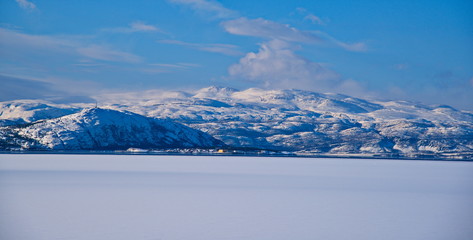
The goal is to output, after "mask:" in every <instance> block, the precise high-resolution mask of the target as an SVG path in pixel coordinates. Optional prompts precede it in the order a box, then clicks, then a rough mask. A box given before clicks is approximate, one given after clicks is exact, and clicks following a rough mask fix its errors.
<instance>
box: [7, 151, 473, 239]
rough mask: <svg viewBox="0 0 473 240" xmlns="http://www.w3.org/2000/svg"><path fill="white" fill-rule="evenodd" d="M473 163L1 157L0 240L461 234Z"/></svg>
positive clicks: (472, 190)
mask: <svg viewBox="0 0 473 240" xmlns="http://www.w3.org/2000/svg"><path fill="white" fill-rule="evenodd" d="M471 199H473V163H471V162H432V161H396V160H359V159H358V160H355V159H308V158H307V159H306V158H257V157H189V156H131V155H59V154H57V155H33V154H18V155H7V154H2V155H0V239H24V240H28V239H34V240H41V239H45V240H50V239H70V240H76V239H77V240H78V239H84V240H85V239H87V240H93V239H97V240H98V239H100V240H103V239H114V240H118V239H127V240H128V239H143V240H158V239H161V240H173V239H192V240H198V239H202V240H211V239H218V240H220V239H228V240H231V239H235V240H237V239H238V240H239V239H257V240H264V239H268V240H277V239H281V240H286V239H298V240H302V239H363V240H365V239H385V240H387V239H403V240H407V239H413V240H414V239H416V240H417V239H456V240H460V239H470V237H471V236H473V229H472V228H471V220H472V219H473V206H472V205H471Z"/></svg>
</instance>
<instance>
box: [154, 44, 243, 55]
mask: <svg viewBox="0 0 473 240" xmlns="http://www.w3.org/2000/svg"><path fill="white" fill-rule="evenodd" d="M159 42H160V43H165V44H173V45H181V46H186V47H190V48H193V49H197V50H200V51H205V52H213V53H220V54H224V55H228V56H241V55H243V53H242V52H240V51H239V50H238V46H235V45H231V44H220V43H188V42H183V41H178V40H161V41H159Z"/></svg>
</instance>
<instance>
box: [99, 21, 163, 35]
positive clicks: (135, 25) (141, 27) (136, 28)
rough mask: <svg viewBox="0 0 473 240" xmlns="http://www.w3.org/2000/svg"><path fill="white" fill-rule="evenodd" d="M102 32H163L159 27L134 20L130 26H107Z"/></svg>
mask: <svg viewBox="0 0 473 240" xmlns="http://www.w3.org/2000/svg"><path fill="white" fill-rule="evenodd" d="M101 31H102V32H112V33H135V32H159V33H163V31H162V30H161V29H159V28H158V27H156V26H154V25H151V24H147V23H144V22H142V21H134V22H132V23H130V24H129V25H128V27H116V28H105V29H102V30H101Z"/></svg>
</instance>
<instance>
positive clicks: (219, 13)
mask: <svg viewBox="0 0 473 240" xmlns="http://www.w3.org/2000/svg"><path fill="white" fill-rule="evenodd" d="M168 1H169V2H171V3H175V4H181V5H186V6H189V7H190V8H192V9H193V10H194V11H196V12H198V13H201V14H210V15H211V16H212V17H214V18H233V17H236V16H238V14H237V12H235V11H233V10H230V9H228V8H225V7H224V6H223V5H222V4H220V3H219V2H217V1H213V0H168Z"/></svg>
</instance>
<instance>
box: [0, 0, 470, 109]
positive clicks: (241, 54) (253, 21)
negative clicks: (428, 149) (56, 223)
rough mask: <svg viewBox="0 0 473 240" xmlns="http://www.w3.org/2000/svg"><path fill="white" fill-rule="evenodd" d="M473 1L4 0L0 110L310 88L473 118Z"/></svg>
mask: <svg viewBox="0 0 473 240" xmlns="http://www.w3.org/2000/svg"><path fill="white" fill-rule="evenodd" d="M472 12H473V1H465V0H429V1H424V0H417V1H408V0H399V1H388V0H380V1H367V0H360V1H348V0H293V1H290V0H284V1H283V0H258V1H236V0H218V1H217V0H134V1H125V0H114V1H108V0H103V1H79V0H71V1H51V0H47V1H46V0H0V101H7V100H13V99H21V98H45V99H53V98H55V99H68V101H87V100H88V99H89V100H90V98H89V97H90V96H94V95H97V94H101V93H104V92H126V91H143V90H149V89H164V90H192V89H199V88H204V87H208V86H211V85H214V86H224V87H233V88H237V89H240V90H244V89H246V88H251V87H257V88H263V89H302V90H311V91H317V92H335V93H343V94H348V95H352V96H355V97H361V98H370V99H393V100H409V101H418V102H423V103H426V104H447V105H451V106H453V107H456V108H459V109H465V110H470V111H473V94H472V92H473V14H472Z"/></svg>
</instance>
